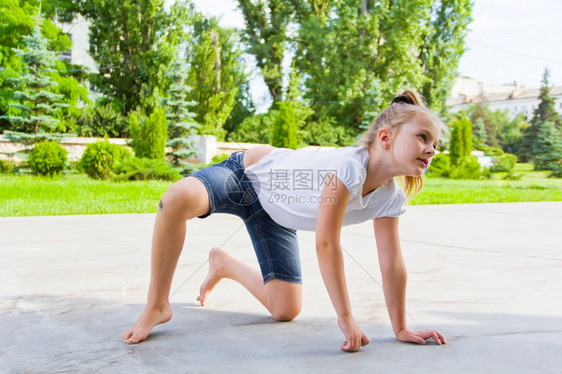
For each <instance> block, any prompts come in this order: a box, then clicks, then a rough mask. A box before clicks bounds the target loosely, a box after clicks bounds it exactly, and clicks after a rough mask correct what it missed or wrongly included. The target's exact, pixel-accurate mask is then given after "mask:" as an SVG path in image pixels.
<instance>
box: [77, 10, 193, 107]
mask: <svg viewBox="0 0 562 374" xmlns="http://www.w3.org/2000/svg"><path fill="white" fill-rule="evenodd" d="M76 1H77V2H78V3H79V9H80V13H81V14H82V15H83V16H84V17H85V18H87V19H88V20H89V21H90V23H91V25H90V55H91V56H92V58H93V59H94V61H95V62H96V64H97V65H98V69H99V73H98V74H95V75H93V76H92V83H93V84H94V86H95V87H96V88H97V89H98V90H99V91H100V92H101V93H103V94H104V95H106V96H108V97H110V98H112V99H113V100H115V101H116V103H117V104H118V105H119V106H120V107H121V108H122V113H123V114H127V113H129V112H130V111H132V110H135V108H137V107H140V108H142V109H144V110H145V111H146V112H151V111H152V109H153V108H154V107H155V106H157V105H158V103H159V101H160V99H159V97H158V96H159V95H160V93H162V92H165V91H166V89H167V86H168V85H169V82H168V81H167V78H166V75H165V74H164V71H165V70H166V67H167V66H169V64H170V62H171V61H172V59H173V58H174V56H175V50H176V46H177V45H178V44H179V43H180V41H181V39H182V36H183V35H184V34H185V27H186V26H187V25H188V24H189V23H190V19H191V15H190V14H191V13H190V9H189V8H188V7H187V5H185V4H184V3H180V2H176V3H174V4H173V5H172V6H171V8H170V10H169V11H166V10H165V7H164V0H130V1H125V2H123V1H120V0H76Z"/></svg>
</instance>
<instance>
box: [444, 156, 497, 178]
mask: <svg viewBox="0 0 562 374" xmlns="http://www.w3.org/2000/svg"><path fill="white" fill-rule="evenodd" d="M489 173H490V171H489V170H488V169H483V168H482V166H481V165H480V163H479V162H478V158H476V157H474V156H464V157H462V158H460V159H459V160H458V161H457V164H456V165H453V166H451V171H450V173H449V178H451V179H482V178H484V177H487V176H489Z"/></svg>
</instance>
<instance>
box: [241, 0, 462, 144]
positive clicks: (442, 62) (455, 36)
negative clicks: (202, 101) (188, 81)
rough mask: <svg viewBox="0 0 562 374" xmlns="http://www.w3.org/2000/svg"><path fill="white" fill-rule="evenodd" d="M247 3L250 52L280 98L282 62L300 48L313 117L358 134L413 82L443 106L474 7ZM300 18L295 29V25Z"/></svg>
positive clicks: (357, 0) (278, 0)
mask: <svg viewBox="0 0 562 374" xmlns="http://www.w3.org/2000/svg"><path fill="white" fill-rule="evenodd" d="M239 4H240V7H241V9H242V11H243V14H244V17H245V20H246V24H247V28H246V30H245V40H246V41H247V43H248V44H249V48H248V51H249V52H250V53H251V54H253V55H254V56H255V57H256V60H257V62H258V66H259V67H260V69H261V71H262V75H263V76H264V79H265V80H266V83H267V84H268V87H269V88H270V93H271V94H272V98H273V99H274V103H276V102H278V101H279V98H280V97H281V92H282V91H283V89H282V85H281V83H280V80H281V77H282V76H283V72H282V69H281V65H280V63H281V62H282V61H283V57H284V55H285V54H286V51H288V50H290V51H294V53H295V57H294V61H295V62H296V65H297V69H298V72H299V74H300V75H301V76H302V77H303V79H304V86H305V93H304V98H305V99H308V100H310V102H311V105H312V107H313V109H314V111H315V115H314V116H313V117H312V118H311V120H312V121H318V120H320V119H326V118H330V117H333V118H335V122H336V123H338V124H342V125H345V126H346V127H348V128H351V129H353V131H355V133H357V132H358V131H359V127H360V126H361V124H362V123H364V122H365V119H364V118H365V117H366V116H370V115H371V113H373V112H377V113H378V112H380V111H381V110H382V108H383V107H385V106H386V105H387V103H388V102H389V101H390V100H391V99H392V97H393V96H394V95H395V94H396V92H397V91H398V90H400V89H403V88H405V87H422V84H424V83H426V84H427V85H426V86H427V87H428V94H429V96H430V97H429V99H430V100H431V101H430V102H429V104H430V105H431V106H432V107H435V108H440V107H442V105H443V103H444V100H445V98H446V96H447V95H446V92H447V90H448V88H450V85H451V81H452V78H451V77H452V76H454V71H455V69H456V65H457V63H458V58H460V53H459V52H460V51H462V49H463V38H464V36H465V30H466V26H467V25H468V23H469V22H470V12H471V3H470V2H468V1H467V0H463V1H454V2H453V1H446V0H442V1H437V0H419V1H410V0H393V1H380V2H373V1H366V0H347V1H336V0H285V1H282V0H275V1H274V0H270V1H267V2H265V1H250V0H239ZM289 9H292V11H290V10H289ZM292 20H294V23H295V27H289V25H290V24H291V21H292ZM287 45H289V47H287ZM417 61H419V62H420V63H416V62H417ZM274 85H275V86H274ZM430 86H431V87H434V89H433V90H429V87H430ZM375 88H376V89H375ZM433 102H435V103H436V104H435V106H434V104H433Z"/></svg>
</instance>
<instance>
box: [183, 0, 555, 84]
mask: <svg viewBox="0 0 562 374" xmlns="http://www.w3.org/2000/svg"><path fill="white" fill-rule="evenodd" d="M192 1H193V2H194V3H195V6H196V8H197V9H199V10H200V11H202V12H203V13H205V14H208V15H215V16H218V17H220V18H221V24H222V25H223V26H230V27H243V26H244V20H243V17H242V14H241V12H240V11H239V10H238V9H237V1H236V0H192ZM561 17H562V1H561V0H475V6H474V9H473V22H472V23H471V25H470V32H469V34H468V36H467V40H466V41H467V47H468V50H467V52H466V53H465V54H464V55H463V57H462V58H461V61H460V66H459V73H461V74H462V75H463V76H468V77H471V78H475V79H479V80H483V81H484V82H486V83H490V84H504V83H512V82H514V81H517V82H519V83H522V84H524V85H525V86H526V87H527V88H534V87H539V86H540V80H541V78H542V75H543V72H544V69H545V66H548V67H549V69H550V74H551V83H552V84H555V85H562V18H561ZM256 91H257V92H261V91H260V89H259V88H256Z"/></svg>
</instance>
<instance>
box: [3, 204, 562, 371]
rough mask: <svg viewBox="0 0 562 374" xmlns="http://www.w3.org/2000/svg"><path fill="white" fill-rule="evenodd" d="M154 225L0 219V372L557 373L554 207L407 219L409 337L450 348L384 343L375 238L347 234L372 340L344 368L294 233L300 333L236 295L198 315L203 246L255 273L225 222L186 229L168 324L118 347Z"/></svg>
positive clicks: (561, 268) (228, 293) (364, 230)
mask: <svg viewBox="0 0 562 374" xmlns="http://www.w3.org/2000/svg"><path fill="white" fill-rule="evenodd" d="M153 221H154V215H152V214H139V215H99V216H61V217H29V218H0V372H2V373H64V372H72V373H74V372H103V373H122V372H134V373H137V372H138V373H159V372H167V373H245V374H246V373H263V372H267V373H343V372H345V373H349V372H368V373H388V372H393V373H395V372H397V373H404V372H406V373H407V372H416V373H418V372H424V373H425V372H455V373H456V372H461V373H504V372H510V373H538V372H541V373H560V372H561V365H560V364H561V363H562V360H561V359H560V352H561V351H562V298H561V297H560V295H562V277H561V275H562V245H561V242H562V234H561V230H562V203H561V202H556V203H516V204H478V205H436V206H414V207H409V209H408V212H407V213H406V214H405V215H404V216H403V217H402V219H401V237H402V246H403V252H404V257H405V260H406V264H407V266H408V270H409V284H408V298H407V299H408V303H407V311H408V323H409V325H410V326H411V327H420V328H436V329H438V330H440V331H441V332H442V333H443V334H444V335H445V336H446V337H447V339H448V344H447V345H446V346H437V345H435V344H428V345H426V346H418V345H412V344H404V343H400V342H398V341H396V340H395V338H394V336H393V334H392V330H391V327H390V322H389V319H388V316H387V314H386V309H385V306H384V302H383V295H382V290H381V286H380V285H381V279H380V274H379V271H378V264H377V256H376V250H375V245H374V240H373V234H372V227H371V226H372V225H371V224H370V223H364V224H360V225H356V226H349V227H346V228H344V230H343V233H342V247H343V248H344V250H345V253H346V254H345V261H346V271H347V274H348V287H349V289H350V297H351V300H352V305H353V310H354V314H355V317H356V319H357V321H358V322H359V324H360V326H361V327H362V328H363V330H364V331H365V332H366V333H367V334H368V335H369V336H370V337H371V339H372V342H371V344H370V345H369V346H367V347H364V348H363V349H362V350H361V351H360V352H358V353H354V354H349V353H344V352H341V351H340V350H339V346H340V344H341V341H342V340H343V336H342V335H341V333H340V331H339V329H338V327H337V323H336V318H335V313H334V311H333V309H332V307H331V304H330V301H329V299H328V296H327V293H326V291H325V289H324V287H323V284H322V281H321V278H320V274H319V271H318V266H317V264H316V258H315V253H314V235H313V233H308V232H301V233H299V241H300V245H301V252H302V264H303V275H304V286H303V293H304V306H303V311H302V313H301V315H300V316H299V317H298V318H297V319H296V320H295V321H293V322H289V323H278V322H275V321H274V320H273V319H272V318H271V317H269V316H268V314H267V313H266V311H265V310H264V308H263V307H262V306H261V305H260V304H259V303H258V302H257V301H255V300H253V299H252V297H251V296H250V295H249V294H248V293H247V292H246V291H245V290H244V289H243V288H242V287H241V286H239V285H238V284H236V283H234V282H231V281H223V282H222V283H221V284H219V286H218V287H217V288H216V289H215V291H214V292H213V294H212V295H211V298H210V299H209V302H208V306H206V307H204V308H203V307H200V306H197V304H196V302H195V299H196V296H197V295H198V290H199V285H200V283H201V281H202V280H203V278H204V277H205V274H206V264H205V261H206V259H207V253H208V250H209V249H210V248H211V247H213V246H223V247H224V248H225V249H226V250H227V251H228V252H229V253H231V254H232V255H234V256H236V257H238V258H240V259H242V260H243V261H247V262H248V263H250V264H255V259H254V255H253V251H252V249H251V246H250V240H249V237H248V235H247V234H246V232H245V230H244V227H243V225H242V222H241V221H240V220H239V219H238V218H236V217H231V216H227V215H214V216H212V217H210V218H208V219H206V220H194V221H190V222H189V223H188V237H187V241H186V247H185V249H184V252H183V254H182V257H181V258H180V263H179V265H178V270H177V272H176V277H175V279H174V284H173V286H172V290H173V292H174V294H173V296H172V298H171V302H172V307H173V309H174V318H173V319H172V321H170V322H169V323H167V324H164V325H161V326H158V327H156V328H155V330H154V331H153V334H152V335H151V336H150V337H149V339H148V340H147V341H145V342H143V343H141V344H138V345H127V344H124V343H122V342H121V340H120V335H121V332H122V331H123V330H125V329H126V328H128V327H129V326H130V325H131V324H132V323H133V322H134V321H135V319H136V318H137V316H138V315H139V313H140V312H141V310H142V308H143V306H144V301H145V297H146V290H147V286H148V279H149V254H150V239H151V233H152V225H153ZM256 266H257V265H256Z"/></svg>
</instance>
